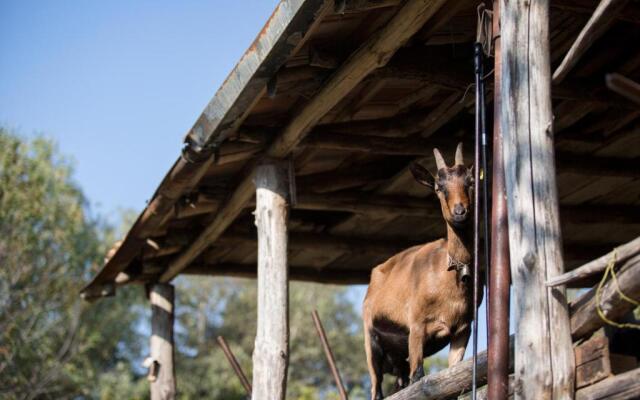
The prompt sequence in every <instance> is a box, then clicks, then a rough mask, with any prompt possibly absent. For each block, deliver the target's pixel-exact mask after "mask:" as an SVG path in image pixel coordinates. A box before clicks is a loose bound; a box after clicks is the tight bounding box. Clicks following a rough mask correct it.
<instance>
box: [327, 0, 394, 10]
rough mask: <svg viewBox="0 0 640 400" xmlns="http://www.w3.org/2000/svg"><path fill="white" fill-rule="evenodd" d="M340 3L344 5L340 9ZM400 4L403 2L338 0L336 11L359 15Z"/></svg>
mask: <svg viewBox="0 0 640 400" xmlns="http://www.w3.org/2000/svg"><path fill="white" fill-rule="evenodd" d="M340 3H342V7H338V4H340ZM400 3H401V0H337V1H336V8H337V10H336V11H337V12H338V13H358V12H364V11H369V10H375V9H378V8H387V7H395V6H397V5H399V4H400ZM340 8H341V9H340Z"/></svg>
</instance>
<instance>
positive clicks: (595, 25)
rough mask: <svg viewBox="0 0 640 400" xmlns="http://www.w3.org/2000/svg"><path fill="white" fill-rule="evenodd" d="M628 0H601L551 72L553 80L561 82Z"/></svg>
mask: <svg viewBox="0 0 640 400" xmlns="http://www.w3.org/2000/svg"><path fill="white" fill-rule="evenodd" d="M627 3H628V0H601V1H600V4H598V7H596V9H595V11H594V12H593V15H591V18H589V21H587V24H586V25H585V26H584V28H582V31H580V34H579V35H578V37H577V38H576V40H575V42H573V44H572V45H571V48H570V49H569V51H568V52H567V54H566V55H565V57H564V59H563V60H562V63H560V65H559V66H558V68H556V70H555V72H554V73H553V82H554V83H558V82H561V81H562V80H563V79H564V78H565V77H566V76H567V74H568V73H569V72H570V71H571V69H572V68H573V67H574V66H575V65H576V64H577V63H578V61H579V60H580V57H582V55H583V54H584V53H585V52H586V51H587V50H588V49H589V47H591V45H592V44H593V42H595V41H596V40H597V39H598V38H600V36H602V35H603V34H604V33H605V32H606V31H607V29H609V27H610V26H611V25H612V24H613V22H615V20H616V17H617V15H618V13H619V12H620V11H622V9H623V8H624V7H625V6H626V5H627Z"/></svg>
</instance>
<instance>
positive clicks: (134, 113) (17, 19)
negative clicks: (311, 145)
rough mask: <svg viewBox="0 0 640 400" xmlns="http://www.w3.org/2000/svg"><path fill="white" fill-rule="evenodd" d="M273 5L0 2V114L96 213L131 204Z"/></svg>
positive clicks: (139, 201)
mask: <svg viewBox="0 0 640 400" xmlns="http://www.w3.org/2000/svg"><path fill="white" fill-rule="evenodd" d="M276 3H277V1H276V0H251V1H250V0H243V1H219V0H218V1H180V2H176V1H135V2H133V1H79V0H78V1H52V0H49V1H37V2H36V1H29V0H22V1H20V0H10V1H2V2H0V124H2V125H5V126H9V127H12V128H16V129H17V130H18V131H19V132H20V133H22V134H24V135H33V134H43V135H45V136H47V137H51V138H54V139H55V140H56V141H57V142H58V143H59V145H60V149H61V151H62V152H63V153H64V154H67V155H69V156H71V157H72V158H73V159H74V160H75V177H76V180H77V181H78V183H79V184H80V185H81V187H82V188H83V190H84V191H85V193H86V195H87V197H88V198H89V201H90V203H91V207H92V210H93V211H94V212H95V213H99V214H101V215H103V216H105V217H107V218H108V219H109V220H111V221H113V222H115V221H117V218H118V216H119V210H121V209H133V210H135V211H136V212H139V211H140V210H142V208H143V207H144V205H145V202H146V201H147V200H148V199H149V198H150V197H151V195H152V194H153V192H154V190H155V188H156V187H157V185H158V184H159V183H160V180H161V179H162V178H163V177H164V174H165V173H166V172H167V171H168V170H169V168H170V167H171V165H172V164H173V162H174V161H175V160H176V158H177V157H178V155H179V151H180V148H181V144H182V139H183V136H184V134H185V133H186V132H187V131H188V129H189V128H190V127H191V126H192V124H193V123H194V122H195V121H196V119H197V117H198V116H199V115H200V112H201V111H202V110H203V109H204V107H205V105H206V104H207V102H208V101H209V100H210V99H211V97H212V96H213V95H214V93H215V91H216V89H217V88H218V87H219V86H220V84H221V83H222V81H223V80H224V79H225V78H226V76H227V74H228V73H229V72H230V71H231V69H232V68H233V66H234V65H235V63H236V62H237V61H238V60H239V58H240V56H241V55H242V53H244V51H245V49H246V48H247V47H248V46H249V45H250V43H251V42H252V41H253V39H254V37H255V36H256V34H257V33H258V32H259V31H260V29H261V27H262V26H263V25H264V23H265V21H266V20H267V18H268V17H269V15H270V14H271V12H272V11H273V9H274V8H275V5H276ZM351 294H352V298H353V299H354V301H355V302H356V303H359V302H360V301H361V299H362V297H363V295H364V287H362V286H361V287H357V288H354V289H353V290H352V292H351ZM484 312H485V311H484V306H483V307H482V308H481V309H480V315H481V316H482V317H481V319H480V323H481V327H480V333H481V335H480V336H481V340H480V348H484V347H485V345H484V336H485V335H484V328H483V325H484V324H483V322H484V318H483V317H484ZM470 349H471V346H470V345H469V348H468V351H467V355H469V351H470Z"/></svg>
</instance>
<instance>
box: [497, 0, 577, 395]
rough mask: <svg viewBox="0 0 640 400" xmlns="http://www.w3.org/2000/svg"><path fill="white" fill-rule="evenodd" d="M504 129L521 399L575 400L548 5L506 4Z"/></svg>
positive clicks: (503, 29) (503, 17)
mask: <svg viewBox="0 0 640 400" xmlns="http://www.w3.org/2000/svg"><path fill="white" fill-rule="evenodd" d="M500 13H501V31H500V40H501V46H502V49H503V50H504V49H508V51H502V52H501V55H500V57H501V59H500V63H501V66H502V82H501V87H500V92H501V98H502V99H503V102H502V104H501V105H500V113H501V115H500V130H501V132H502V134H503V136H504V147H503V157H504V165H505V183H506V192H507V199H508V206H507V208H508V216H509V218H508V219H509V247H510V257H511V269H512V273H511V277H512V281H513V289H514V294H515V296H514V297H515V298H514V306H515V322H516V327H515V332H516V333H515V345H516V347H515V353H516V354H515V360H516V366H515V384H514V386H515V397H516V398H518V399H543V398H556V399H571V398H573V394H574V373H575V367H574V355H573V351H572V342H571V335H570V334H569V332H570V331H569V313H568V309H567V304H566V297H565V291H564V288H562V287H561V288H554V289H551V290H549V289H547V287H546V286H545V282H546V280H547V279H549V278H551V277H554V276H557V275H560V274H562V273H563V272H564V265H563V259H562V241H561V235H560V226H559V224H560V221H559V212H558V195H557V191H556V190H557V189H556V182H555V177H556V174H555V168H554V146H553V130H552V129H553V125H552V121H553V115H552V108H551V93H550V90H551V73H550V65H549V1H536V2H529V1H526V0H517V1H510V0H502V1H501V2H500Z"/></svg>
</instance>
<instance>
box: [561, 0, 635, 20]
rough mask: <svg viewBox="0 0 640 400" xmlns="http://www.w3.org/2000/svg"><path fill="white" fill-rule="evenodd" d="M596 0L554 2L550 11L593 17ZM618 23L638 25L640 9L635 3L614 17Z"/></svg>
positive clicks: (562, 0) (597, 2)
mask: <svg viewBox="0 0 640 400" xmlns="http://www.w3.org/2000/svg"><path fill="white" fill-rule="evenodd" d="M598 4H599V1H598V0H588V1H585V0H554V1H553V2H552V3H551V9H552V10H554V9H555V10H561V11H564V12H571V13H576V14H586V15H589V16H590V15H593V11H594V10H595V9H596V7H597V6H598ZM616 17H617V19H619V20H620V21H628V22H631V23H634V24H640V7H638V4H637V3H630V4H629V5H628V6H627V7H626V8H625V9H624V12H621V13H619V14H617V15H616Z"/></svg>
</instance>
